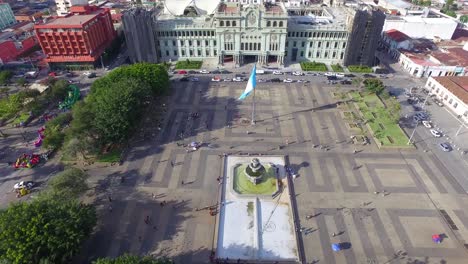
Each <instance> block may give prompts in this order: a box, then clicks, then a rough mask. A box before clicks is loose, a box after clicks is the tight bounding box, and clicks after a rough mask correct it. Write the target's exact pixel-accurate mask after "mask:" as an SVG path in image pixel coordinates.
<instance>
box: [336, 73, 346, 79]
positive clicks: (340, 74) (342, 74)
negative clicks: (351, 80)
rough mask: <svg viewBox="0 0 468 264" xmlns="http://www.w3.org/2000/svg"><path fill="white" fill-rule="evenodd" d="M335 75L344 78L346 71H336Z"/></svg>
mask: <svg viewBox="0 0 468 264" xmlns="http://www.w3.org/2000/svg"><path fill="white" fill-rule="evenodd" d="M335 76H336V77H338V78H344V73H335Z"/></svg>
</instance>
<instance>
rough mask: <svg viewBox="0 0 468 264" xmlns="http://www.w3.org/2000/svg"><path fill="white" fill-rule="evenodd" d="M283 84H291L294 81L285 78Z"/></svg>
mask: <svg viewBox="0 0 468 264" xmlns="http://www.w3.org/2000/svg"><path fill="white" fill-rule="evenodd" d="M283 82H284V83H292V82H294V81H293V80H292V79H289V78H287V79H284V80H283Z"/></svg>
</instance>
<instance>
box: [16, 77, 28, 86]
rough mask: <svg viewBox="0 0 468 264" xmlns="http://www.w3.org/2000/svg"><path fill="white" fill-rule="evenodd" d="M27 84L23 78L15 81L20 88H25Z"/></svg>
mask: <svg viewBox="0 0 468 264" xmlns="http://www.w3.org/2000/svg"><path fill="white" fill-rule="evenodd" d="M27 83H28V81H26V79H25V78H24V77H21V78H19V79H18V80H16V84H18V85H19V86H21V87H23V86H25V85H26V84H27Z"/></svg>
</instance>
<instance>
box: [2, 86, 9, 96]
mask: <svg viewBox="0 0 468 264" xmlns="http://www.w3.org/2000/svg"><path fill="white" fill-rule="evenodd" d="M9 92H10V88H8V87H2V88H0V94H3V95H5V96H6V97H8V95H10V93H9Z"/></svg>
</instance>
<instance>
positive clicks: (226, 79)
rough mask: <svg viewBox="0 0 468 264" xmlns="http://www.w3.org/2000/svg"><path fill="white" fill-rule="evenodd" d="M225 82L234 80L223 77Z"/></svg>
mask: <svg viewBox="0 0 468 264" xmlns="http://www.w3.org/2000/svg"><path fill="white" fill-rule="evenodd" d="M223 82H232V79H229V78H225V79H223Z"/></svg>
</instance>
